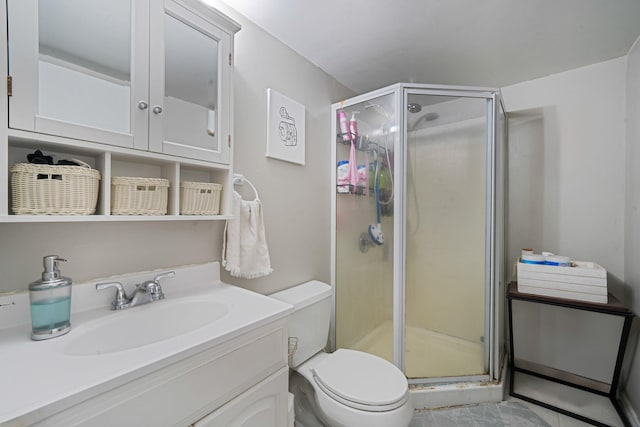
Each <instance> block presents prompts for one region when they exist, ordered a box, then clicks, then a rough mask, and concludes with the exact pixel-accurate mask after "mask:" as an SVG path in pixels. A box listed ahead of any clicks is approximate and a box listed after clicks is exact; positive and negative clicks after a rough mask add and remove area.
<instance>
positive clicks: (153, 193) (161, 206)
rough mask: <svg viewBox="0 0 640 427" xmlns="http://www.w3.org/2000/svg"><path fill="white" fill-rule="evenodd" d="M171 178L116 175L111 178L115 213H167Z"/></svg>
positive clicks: (112, 201) (112, 205)
mask: <svg viewBox="0 0 640 427" xmlns="http://www.w3.org/2000/svg"><path fill="white" fill-rule="evenodd" d="M168 193H169V180H168V179H164V178H139V177H127V176H114V177H113V178H111V213H112V214H113V215H165V214H166V213H167V200H168V198H169V196H168Z"/></svg>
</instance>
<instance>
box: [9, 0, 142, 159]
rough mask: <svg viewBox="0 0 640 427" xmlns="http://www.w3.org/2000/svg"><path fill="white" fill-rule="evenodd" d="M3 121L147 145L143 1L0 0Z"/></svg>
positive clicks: (20, 126)
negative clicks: (5, 51)
mask: <svg viewBox="0 0 640 427" xmlns="http://www.w3.org/2000/svg"><path fill="white" fill-rule="evenodd" d="M7 8H8V16H9V19H8V26H9V34H8V37H9V74H10V75H11V76H12V83H13V91H12V92H13V95H12V96H11V97H9V127H11V128H15V129H23V130H28V131H35V132H39V133H44V134H50V135H59V136H65V137H70V138H77V139H82V140H87V141H94V142H101V143H106V144H111V145H119V146H124V147H131V148H138V149H145V150H146V149H147V148H148V100H149V94H148V91H149V89H148V88H149V81H148V76H149V50H148V46H149V0H109V1H104V0H8V4H7Z"/></svg>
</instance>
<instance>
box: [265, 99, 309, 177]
mask: <svg viewBox="0 0 640 427" xmlns="http://www.w3.org/2000/svg"><path fill="white" fill-rule="evenodd" d="M266 156H267V157H271V158H274V159H278V160H284V161H286V162H290V163H296V164H299V165H304V164H305V107H304V105H302V104H300V103H299V102H297V101H294V100H293V99H291V98H288V97H286V96H285V95H283V94H281V93H279V92H277V91H275V90H273V89H271V88H268V89H267V149H266Z"/></svg>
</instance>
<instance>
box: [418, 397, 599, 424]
mask: <svg viewBox="0 0 640 427" xmlns="http://www.w3.org/2000/svg"><path fill="white" fill-rule="evenodd" d="M436 426H437V427H500V426H504V427H586V426H590V424H587V423H583V422H582V421H579V420H576V419H574V418H571V417H567V416H565V415H562V414H558V413H557V412H553V411H550V410H548V409H546V408H543V407H541V406H538V405H533V404H531V403H529V402H525V401H522V400H520V399H516V398H513V397H509V398H508V399H507V400H506V401H504V402H501V403H483V404H479V405H469V406H460V407H456V408H446V409H435V410H431V411H425V412H420V413H417V414H416V415H414V417H413V419H412V420H411V424H410V425H409V427H436Z"/></svg>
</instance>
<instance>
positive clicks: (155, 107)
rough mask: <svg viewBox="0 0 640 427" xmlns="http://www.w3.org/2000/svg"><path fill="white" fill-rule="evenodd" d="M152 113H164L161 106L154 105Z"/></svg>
mask: <svg viewBox="0 0 640 427" xmlns="http://www.w3.org/2000/svg"><path fill="white" fill-rule="evenodd" d="M152 111H153V113H154V114H160V113H162V107H161V106H159V105H154V107H153V110H152Z"/></svg>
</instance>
